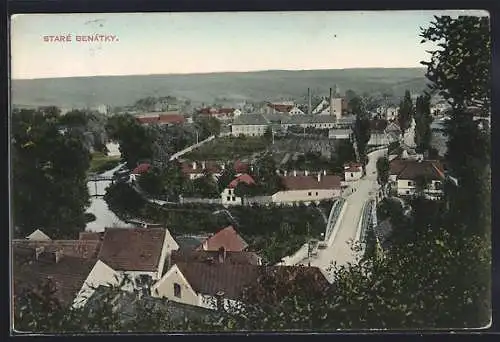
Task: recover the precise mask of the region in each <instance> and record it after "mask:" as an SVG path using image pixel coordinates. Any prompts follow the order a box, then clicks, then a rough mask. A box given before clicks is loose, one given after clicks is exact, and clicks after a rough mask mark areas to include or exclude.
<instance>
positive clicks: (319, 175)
mask: <svg viewBox="0 0 500 342" xmlns="http://www.w3.org/2000/svg"><path fill="white" fill-rule="evenodd" d="M319 182H321V172H318V183H319Z"/></svg>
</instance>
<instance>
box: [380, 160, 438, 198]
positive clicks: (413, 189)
mask: <svg viewBox="0 0 500 342" xmlns="http://www.w3.org/2000/svg"><path fill="white" fill-rule="evenodd" d="M389 166H390V169H389V183H390V186H391V189H392V191H394V192H395V193H396V194H397V195H398V196H413V195H416V194H417V192H418V191H419V189H418V188H419V187H421V188H422V189H421V190H422V191H423V193H424V195H425V196H426V197H427V198H429V199H439V198H440V197H441V195H442V194H443V190H442V186H443V181H444V180H445V178H446V177H445V174H444V167H443V166H442V165H441V163H440V162H439V161H437V160H423V158H420V159H418V160H412V159H403V158H396V159H394V160H392V161H391V162H390V163H389Z"/></svg>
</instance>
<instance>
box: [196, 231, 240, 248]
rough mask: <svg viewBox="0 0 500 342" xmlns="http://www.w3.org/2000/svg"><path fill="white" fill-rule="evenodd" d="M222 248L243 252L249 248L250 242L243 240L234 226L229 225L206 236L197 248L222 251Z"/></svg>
mask: <svg viewBox="0 0 500 342" xmlns="http://www.w3.org/2000/svg"><path fill="white" fill-rule="evenodd" d="M221 248H223V249H224V251H230V252H242V251H244V250H246V249H247V248H248V243H247V242H246V241H245V240H243V238H242V237H241V236H240V235H239V234H238V232H236V230H235V229H234V227H233V226H227V227H226V228H224V229H221V230H219V231H218V232H217V233H215V234H214V235H211V236H209V237H208V238H206V239H205V240H204V241H203V242H202V243H201V245H199V246H198V248H196V250H198V251H200V250H201V251H220V250H221Z"/></svg>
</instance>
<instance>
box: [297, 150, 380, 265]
mask: <svg viewBox="0 0 500 342" xmlns="http://www.w3.org/2000/svg"><path fill="white" fill-rule="evenodd" d="M386 152H387V149H382V150H377V151H374V152H371V153H369V154H368V165H367V166H366V176H365V177H364V178H362V179H360V180H358V181H355V182H352V183H353V185H352V187H353V188H355V189H356V190H355V191H354V192H352V193H351V194H348V195H347V197H346V203H345V205H346V206H347V207H346V211H345V213H344V215H343V216H342V218H340V220H341V221H340V227H339V231H338V233H337V234H336V235H335V237H334V239H333V241H332V240H330V241H328V243H327V246H328V247H327V248H326V249H323V250H318V255H317V257H316V258H314V259H312V260H311V266H316V267H319V268H321V269H323V270H325V271H326V270H327V269H328V268H329V266H330V265H331V264H332V263H333V262H334V261H335V262H336V263H337V264H339V265H344V264H346V263H348V262H354V261H355V259H356V255H355V253H354V252H353V251H352V250H351V245H350V244H349V242H350V241H354V239H355V238H356V233H357V230H358V223H359V220H360V218H361V216H362V214H363V206H364V204H365V202H366V201H367V200H368V199H369V198H370V197H371V196H373V195H375V192H376V191H377V188H378V184H377V172H376V170H377V167H376V164H377V159H378V158H379V157H381V156H383V155H384V153H386ZM304 264H307V261H306V262H305V263H304ZM325 273H326V272H325Z"/></svg>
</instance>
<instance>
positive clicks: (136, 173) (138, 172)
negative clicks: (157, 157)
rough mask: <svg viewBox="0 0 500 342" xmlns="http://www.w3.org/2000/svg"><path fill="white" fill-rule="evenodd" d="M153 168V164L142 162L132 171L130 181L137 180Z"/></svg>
mask: <svg viewBox="0 0 500 342" xmlns="http://www.w3.org/2000/svg"><path fill="white" fill-rule="evenodd" d="M149 169H151V164H148V163H142V164H139V165H137V166H136V167H135V168H134V169H133V170H132V172H130V181H131V182H135V181H137V180H138V179H139V177H140V176H142V175H143V174H145V173H147V172H148V171H149Z"/></svg>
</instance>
